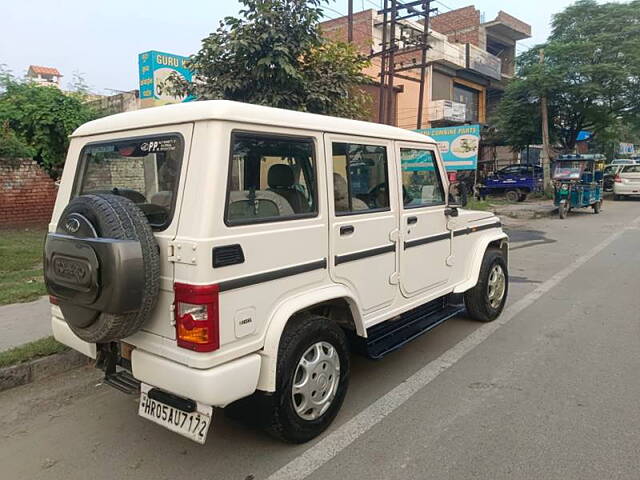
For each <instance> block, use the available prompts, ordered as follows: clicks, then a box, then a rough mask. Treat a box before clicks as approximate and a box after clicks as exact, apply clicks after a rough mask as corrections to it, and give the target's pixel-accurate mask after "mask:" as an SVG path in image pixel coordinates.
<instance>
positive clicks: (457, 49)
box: [320, 6, 531, 129]
mask: <svg viewBox="0 0 640 480" xmlns="http://www.w3.org/2000/svg"><path fill="white" fill-rule="evenodd" d="M382 21H383V19H382V15H379V14H378V12H377V11H375V10H371V9H370V10H365V11H362V12H358V13H355V14H354V20H353V22H354V23H353V41H354V44H355V45H357V47H358V48H359V50H360V52H361V53H363V54H365V55H375V54H376V53H378V52H380V50H381V43H382V39H383V30H382ZM320 26H321V29H322V31H323V35H324V36H325V37H326V38H330V39H333V40H338V41H347V26H348V25H347V17H341V18H337V19H334V20H329V21H327V22H323V23H322V24H321V25H320ZM423 33H424V26H423V24H422V23H418V22H415V21H412V20H401V21H400V22H399V28H397V29H396V34H395V38H396V40H397V43H398V45H399V47H400V48H401V49H402V48H403V47H404V46H410V45H411V42H412V40H415V39H416V38H417V37H418V36H420V35H422V34H423ZM390 35H391V33H390V31H389V30H388V31H387V38H389V37H390ZM529 37H531V26H530V25H528V24H526V23H524V22H522V21H521V20H518V19H517V18H515V17H512V16H511V15H509V14H507V13H505V12H502V11H501V12H500V13H499V14H498V16H497V17H496V18H495V19H493V20H491V21H489V22H485V21H483V18H482V14H481V13H480V11H479V10H477V9H476V8H475V7H473V6H469V7H465V8H461V9H458V10H452V11H450V12H446V13H443V14H440V15H436V16H434V17H432V18H431V25H430V31H429V36H428V39H429V45H430V47H431V48H430V50H429V51H428V53H427V63H428V70H427V76H426V85H425V92H426V95H425V98H424V108H423V112H424V113H423V119H422V122H421V123H422V125H423V126H426V127H440V126H452V125H461V124H465V123H474V124H486V123H487V121H488V119H489V117H490V115H491V112H492V111H493V109H495V107H496V105H497V103H498V102H499V101H500V98H501V97H502V94H503V92H504V88H505V82H506V81H507V80H508V79H509V78H511V77H512V76H513V75H514V72H515V58H516V44H517V42H518V41H519V40H523V39H525V38H529ZM420 56H421V53H420V52H413V53H405V54H402V55H396V57H395V66H396V69H397V70H398V69H400V70H402V72H401V73H400V74H398V75H397V76H396V78H395V81H394V87H395V95H394V98H395V100H394V102H393V110H392V111H393V119H394V121H393V122H392V123H393V124H395V125H397V126H399V127H403V128H408V129H414V128H416V124H417V115H418V99H419V90H420V83H421V82H420V70H419V69H418V68H412V67H413V66H417V65H419V64H420V62H421V58H420ZM366 73H367V74H369V75H370V76H371V77H372V78H373V79H375V80H376V81H378V82H379V75H380V61H379V60H378V58H377V57H375V56H374V57H373V61H372V65H371V67H369V68H368V70H367V72H366ZM367 90H368V91H370V92H372V93H373V94H374V105H375V104H377V102H378V98H377V96H379V95H376V93H375V92H376V88H372V87H367ZM371 120H373V121H377V120H378V118H377V109H376V108H373V109H372V113H371Z"/></svg>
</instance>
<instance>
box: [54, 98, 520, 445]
mask: <svg viewBox="0 0 640 480" xmlns="http://www.w3.org/2000/svg"><path fill="white" fill-rule="evenodd" d="M445 173H446V172H445V168H444V165H443V162H442V159H441V157H440V154H439V153H438V150H437V147H436V144H435V142H434V141H433V140H432V139H430V138H428V137H426V136H423V135H420V134H417V133H413V132H410V131H407V130H402V129H399V128H393V127H389V126H383V125H378V124H372V123H365V122H358V121H353V120H345V119H340V118H331V117H324V116H320V115H313V114H307V113H300V112H293V111H286V110H278V109H273V108H267V107H260V106H254V105H247V104H242V103H235V102H228V101H207V102H195V103H189V104H181V105H172V106H166V107H160V108H153V109H147V110H143V111H137V112H131V113H124V114H120V115H115V116H111V117H107V118H103V119H100V120H96V121H93V122H90V123H87V124H86V125H83V126H81V127H80V128H79V129H78V130H77V131H76V132H75V133H74V134H73V136H72V140H71V146H70V149H69V153H68V157H67V161H66V165H65V169H64V174H63V176H62V182H61V185H60V191H59V194H58V199H57V203H56V207H55V210H54V213H53V218H52V222H51V224H50V228H49V231H50V233H49V234H48V236H47V241H46V245H45V279H46V284H47V287H48V290H49V293H50V294H51V299H52V300H51V301H52V304H53V306H52V326H53V332H54V335H55V338H56V339H58V340H59V341H60V342H62V343H65V344H66V345H68V346H70V347H72V348H74V349H76V350H78V351H80V352H82V353H84V354H85V355H87V356H89V357H92V358H95V359H96V360H97V365H98V366H99V367H100V368H103V369H104V370H105V372H106V376H105V381H106V382H107V383H109V384H111V385H113V386H115V387H117V388H119V389H121V390H123V391H126V392H129V393H135V394H138V393H140V404H139V413H140V415H142V416H143V417H145V418H148V419H150V420H152V421H154V422H156V423H158V424H160V425H162V426H164V427H166V428H169V429H170V430H173V431H175V432H177V433H180V434H182V435H185V436H187V437H189V438H191V439H193V440H195V441H197V442H200V443H204V441H205V439H206V435H207V431H208V429H209V426H210V423H211V419H212V407H224V406H227V405H229V404H231V403H233V402H236V401H238V400H240V399H244V398H247V397H250V398H249V401H250V402H255V404H253V405H254V406H255V408H257V409H258V412H259V414H260V415H259V417H260V419H261V421H262V422H264V425H265V426H266V428H267V429H268V430H269V431H270V432H271V433H272V434H274V435H276V436H277V437H279V438H281V439H284V440H287V441H290V442H304V441H307V440H310V439H312V438H314V437H315V436H317V435H318V434H320V433H321V432H322V431H323V430H324V429H325V428H327V426H328V425H329V424H330V423H331V421H332V420H333V419H334V418H335V416H336V415H337V413H338V410H339V409H340V406H341V404H342V401H343V399H344V397H345V394H346V392H347V385H348V383H349V374H350V372H349V355H350V351H358V352H360V353H362V354H364V355H368V356H369V357H372V358H376V359H377V358H381V357H383V356H384V355H386V354H388V353H390V352H392V351H394V350H395V349H397V348H399V347H400V346H402V345H404V344H406V343H407V342H409V341H410V340H412V339H414V338H416V337H417V336H419V335H420V334H422V333H424V332H426V331H428V330H430V329H432V328H434V327H435V326H437V325H439V324H441V323H442V322H444V321H445V320H447V319H449V318H451V317H453V316H455V315H457V314H459V313H461V312H463V311H464V310H465V309H466V312H467V314H468V315H469V316H470V317H472V318H474V319H477V320H480V321H491V320H493V319H495V318H496V317H497V316H498V315H499V314H500V313H501V311H502V309H503V307H504V304H505V301H506V298H507V289H508V274H507V256H508V241H507V236H506V235H505V233H504V232H503V231H502V228H501V224H500V221H499V220H498V219H497V218H496V217H495V216H493V215H492V214H491V213H486V212H474V211H468V210H464V209H462V208H459V207H458V206H456V205H452V204H450V202H449V199H450V196H449V195H448V191H449V184H448V181H447V175H446V174H445Z"/></svg>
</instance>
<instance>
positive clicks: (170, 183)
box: [75, 135, 183, 230]
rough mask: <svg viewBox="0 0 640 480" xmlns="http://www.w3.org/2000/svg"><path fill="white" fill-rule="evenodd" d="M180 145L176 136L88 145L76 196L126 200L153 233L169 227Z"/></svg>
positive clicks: (180, 142) (180, 140) (83, 153)
mask: <svg viewBox="0 0 640 480" xmlns="http://www.w3.org/2000/svg"><path fill="white" fill-rule="evenodd" d="M182 153H183V142H182V137H180V136H178V135H163V136H152V137H151V136H150V137H138V138H135V139H128V140H113V141H108V142H101V143H93V144H89V145H87V146H86V147H85V148H84V149H83V150H82V153H81V158H80V164H79V168H78V171H79V172H80V178H79V181H78V184H77V187H76V191H75V194H76V195H87V194H95V193H111V194H114V195H120V196H123V197H126V198H128V199H129V200H131V201H132V202H133V203H135V204H136V205H138V207H140V209H141V210H142V211H143V212H144V214H145V215H146V217H147V219H148V220H149V223H150V224H151V226H152V227H153V228H154V229H160V230H161V229H163V228H166V227H167V226H168V225H169V223H171V218H172V217H173V208H174V205H175V197H176V190H177V187H178V179H179V175H180V165H181V161H182Z"/></svg>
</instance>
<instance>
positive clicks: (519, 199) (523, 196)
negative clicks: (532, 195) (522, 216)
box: [518, 193, 528, 202]
mask: <svg viewBox="0 0 640 480" xmlns="http://www.w3.org/2000/svg"><path fill="white" fill-rule="evenodd" d="M527 196H528V195H527V194H526V193H521V194H520V197H519V198H518V202H524V201H525V200H526V199H527Z"/></svg>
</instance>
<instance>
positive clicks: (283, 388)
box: [265, 315, 350, 443]
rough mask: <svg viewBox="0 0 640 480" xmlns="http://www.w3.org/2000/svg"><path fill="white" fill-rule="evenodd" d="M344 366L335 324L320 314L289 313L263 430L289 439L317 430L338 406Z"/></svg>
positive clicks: (345, 380) (300, 439)
mask: <svg viewBox="0 0 640 480" xmlns="http://www.w3.org/2000/svg"><path fill="white" fill-rule="evenodd" d="M349 372H350V364H349V349H348V346H347V339H346V336H345V334H344V332H343V331H342V329H341V328H340V327H338V326H337V325H336V324H335V323H334V322H332V321H331V320H329V319H327V318H325V317H321V316H315V315H309V316H305V317H301V318H294V319H292V320H291V321H290V323H289V325H287V327H286V328H285V331H284V333H283V334H282V338H281V339H280V347H279V349H278V367H277V379H276V382H277V384H276V392H275V393H274V394H273V395H270V396H269V397H268V398H266V408H267V411H266V412H265V413H266V415H267V418H268V424H267V425H266V428H267V431H268V432H269V433H270V434H272V435H274V436H275V437H277V438H280V439H281V440H285V441H287V442H291V443H304V442H307V441H309V440H311V439H313V438H315V437H317V436H318V435H320V434H321V433H322V432H323V431H324V430H325V429H326V428H327V427H328V426H329V425H330V424H331V422H332V421H333V419H334V418H335V417H336V415H337V414H338V411H339V410H340V407H341V406H342V402H343V400H344V397H345V395H346V393H347V388H348V385H349Z"/></svg>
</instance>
